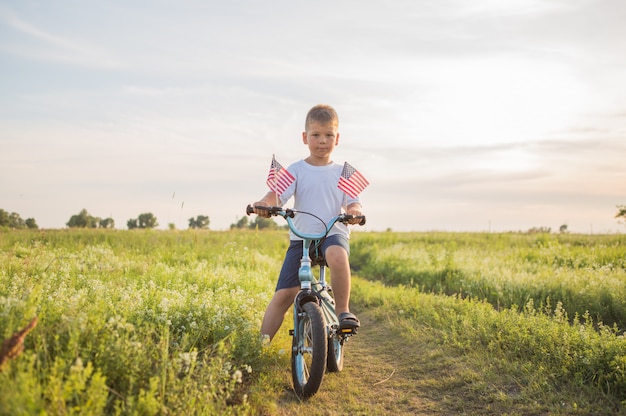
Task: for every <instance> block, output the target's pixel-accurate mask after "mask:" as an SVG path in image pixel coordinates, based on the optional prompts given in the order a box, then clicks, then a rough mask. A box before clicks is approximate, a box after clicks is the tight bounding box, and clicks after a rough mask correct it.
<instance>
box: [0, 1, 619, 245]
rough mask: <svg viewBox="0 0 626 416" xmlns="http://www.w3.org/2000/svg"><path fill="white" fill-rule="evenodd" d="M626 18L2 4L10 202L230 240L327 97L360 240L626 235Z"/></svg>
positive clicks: (491, 6)
mask: <svg viewBox="0 0 626 416" xmlns="http://www.w3.org/2000/svg"><path fill="white" fill-rule="evenodd" d="M624 21H626V2H624V1H623V0H558V1H557V0H507V1H500V0H436V1H435V0H406V1H405V0H396V1H387V0H385V1H382V0H368V1H362V0H358V1H357V0H342V1H329V0H321V1H317V2H313V3H311V2H306V3H305V2H298V1H293V0H264V1H260V0H241V1H229V2H226V1H213V0H204V1H200V0H198V1H193V0H176V1H174V0H172V1H167V0H151V1H148V0H143V1H142V0H124V1H121V0H111V1H104V0H102V1H100V0H58V1H43V0H41V1H34V0H20V1H18V0H14V1H7V0H0V74H1V77H0V208H2V209H4V210H5V211H8V212H17V213H18V214H20V216H21V217H22V218H24V219H26V218H34V219H35V220H36V222H37V224H38V225H39V227H40V228H64V227H65V224H66V223H67V222H68V221H69V219H70V218H71V216H72V215H75V214H78V213H79V212H80V211H81V210H82V209H87V211H88V212H89V213H90V214H91V215H93V216H96V217H101V218H107V217H111V218H113V219H114V220H115V224H116V228H120V229H124V228H126V223H127V221H128V220H129V219H131V218H137V217H138V216H139V215H140V214H142V213H147V212H150V213H153V214H154V215H155V216H156V217H157V220H158V222H159V228H163V229H166V228H168V225H169V224H174V225H175V227H176V228H177V229H186V228H187V226H188V223H189V222H188V220H189V218H192V217H196V216H198V215H207V216H208V217H209V219H210V228H211V229H213V230H225V229H228V228H229V226H230V224H233V223H235V222H237V220H238V219H240V218H241V217H242V216H244V215H245V207H246V205H247V204H248V203H250V202H254V201H257V200H259V199H260V198H261V197H262V196H263V195H264V194H265V193H266V191H267V186H266V185H265V179H266V177H267V173H268V170H269V166H270V163H271V159H272V155H273V154H274V155H276V159H277V160H278V161H279V162H280V163H281V164H283V165H285V166H288V165H289V164H291V163H292V162H295V161H297V160H299V159H303V158H305V157H306V156H308V148H307V147H306V146H305V145H304V144H303V143H302V131H303V129H304V118H305V115H306V113H307V111H308V110H309V109H310V108H311V107H312V106H313V105H315V104H318V103H327V104H331V105H332V106H333V107H334V108H335V109H336V110H337V112H338V113H339V118H340V125H339V132H340V134H341V136H340V141H339V145H338V146H337V148H336V150H335V153H334V155H333V159H334V161H335V162H337V163H343V162H344V161H347V162H349V163H350V164H351V165H352V166H354V167H356V168H357V169H358V170H359V171H360V172H361V173H362V174H363V175H364V176H365V177H366V178H367V179H368V180H369V182H370V186H369V187H368V188H366V189H365V190H364V191H363V193H362V194H361V196H360V197H361V201H362V204H363V212H364V214H366V216H367V218H368V222H367V225H366V226H365V227H363V229H364V230H365V231H384V230H389V229H390V230H393V231H435V230H439V231H481V232H482V231H491V232H506V231H526V230H529V229H531V228H534V227H549V228H551V229H552V230H553V231H554V232H558V231H559V228H560V227H561V226H563V225H565V226H567V229H568V230H569V231H570V232H577V233H616V232H624V231H625V230H626V228H625V227H626V226H625V225H624V224H619V223H618V221H617V219H616V218H615V215H616V214H617V212H618V209H617V205H624V204H626V163H625V162H624V161H625V160H626V78H625V74H626V25H625V24H624Z"/></svg>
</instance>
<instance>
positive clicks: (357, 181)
mask: <svg viewBox="0 0 626 416" xmlns="http://www.w3.org/2000/svg"><path fill="white" fill-rule="evenodd" d="M369 184H370V183H369V182H368V181H367V179H365V177H364V176H363V175H361V173H360V172H359V171H358V170H356V169H355V168H353V167H352V166H351V165H350V164H349V163H348V162H345V163H344V165H343V170H342V171H341V176H340V177H339V183H338V184H337V187H338V188H339V189H341V190H342V191H344V192H345V193H346V194H348V195H349V196H351V197H352V198H356V197H357V195H359V194H360V193H361V191H363V189H365V187H366V186H367V185H369Z"/></svg>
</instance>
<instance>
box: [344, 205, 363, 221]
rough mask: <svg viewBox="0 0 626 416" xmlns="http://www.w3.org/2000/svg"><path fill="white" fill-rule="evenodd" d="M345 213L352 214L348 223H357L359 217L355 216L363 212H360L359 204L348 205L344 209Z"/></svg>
mask: <svg viewBox="0 0 626 416" xmlns="http://www.w3.org/2000/svg"><path fill="white" fill-rule="evenodd" d="M346 214H348V215H352V216H353V218H352V219H351V220H349V221H348V223H349V224H358V223H359V222H360V221H361V219H360V218H356V217H358V216H360V215H363V213H361V204H352V205H350V206H349V207H348V209H347V210H346Z"/></svg>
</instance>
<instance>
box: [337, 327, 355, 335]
mask: <svg viewBox="0 0 626 416" xmlns="http://www.w3.org/2000/svg"><path fill="white" fill-rule="evenodd" d="M357 329H358V328H343V329H341V330H340V331H341V333H342V334H345V335H356V331H357Z"/></svg>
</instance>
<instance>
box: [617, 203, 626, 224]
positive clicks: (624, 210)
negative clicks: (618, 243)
mask: <svg viewBox="0 0 626 416" xmlns="http://www.w3.org/2000/svg"><path fill="white" fill-rule="evenodd" d="M615 218H617V222H618V223H619V224H626V205H618V206H617V214H616V215H615Z"/></svg>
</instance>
